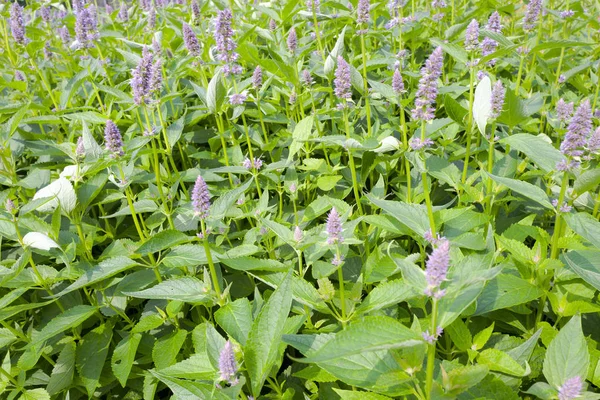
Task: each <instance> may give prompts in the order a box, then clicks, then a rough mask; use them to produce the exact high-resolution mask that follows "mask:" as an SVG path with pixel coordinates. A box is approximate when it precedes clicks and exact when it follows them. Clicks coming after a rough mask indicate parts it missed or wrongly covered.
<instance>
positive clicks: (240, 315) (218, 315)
mask: <svg viewBox="0 0 600 400" xmlns="http://www.w3.org/2000/svg"><path fill="white" fill-rule="evenodd" d="M215 321H216V322H217V324H219V326H220V327H221V328H223V330H224V331H225V332H227V334H228V335H229V336H231V337H232V338H234V339H235V340H236V341H237V342H238V343H240V344H241V345H242V346H245V345H246V340H247V339H248V334H249V333H250V329H251V327H252V306H251V305H250V301H249V300H248V299H246V298H242V299H237V300H235V301H233V302H231V303H227V304H226V305H225V306H224V307H221V308H220V309H218V310H217V312H215Z"/></svg>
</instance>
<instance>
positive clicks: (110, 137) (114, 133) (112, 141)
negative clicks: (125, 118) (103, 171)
mask: <svg viewBox="0 0 600 400" xmlns="http://www.w3.org/2000/svg"><path fill="white" fill-rule="evenodd" d="M104 142H105V146H106V149H107V150H108V151H110V152H111V153H112V156H113V157H120V156H123V155H124V154H125V153H124V152H123V138H122V137H121V132H120V131H119V128H117V125H115V123H114V122H113V121H111V120H110V119H109V120H108V121H106V127H105V128H104Z"/></svg>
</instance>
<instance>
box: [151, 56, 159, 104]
mask: <svg viewBox="0 0 600 400" xmlns="http://www.w3.org/2000/svg"><path fill="white" fill-rule="evenodd" d="M161 89H162V62H161V61H160V59H158V60H156V61H154V64H152V68H150V95H152V94H160V91H161Z"/></svg>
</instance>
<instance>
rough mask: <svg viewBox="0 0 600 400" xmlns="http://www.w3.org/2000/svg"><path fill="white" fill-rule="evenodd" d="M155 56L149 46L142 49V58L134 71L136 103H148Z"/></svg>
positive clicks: (133, 81) (132, 88) (132, 79)
mask: <svg viewBox="0 0 600 400" xmlns="http://www.w3.org/2000/svg"><path fill="white" fill-rule="evenodd" d="M153 61H154V56H153V54H152V53H151V52H150V49H148V47H147V46H144V48H143V50H142V58H141V59H140V62H139V63H138V65H137V67H135V69H134V70H133V71H132V78H131V91H132V93H133V101H134V102H135V104H137V105H138V106H139V105H142V104H146V103H147V96H148V94H149V93H150V77H151V74H152V72H151V69H152V62H153Z"/></svg>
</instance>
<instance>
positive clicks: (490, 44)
mask: <svg viewBox="0 0 600 400" xmlns="http://www.w3.org/2000/svg"><path fill="white" fill-rule="evenodd" d="M479 47H480V48H481V55H482V56H484V57H485V56H489V55H490V54H492V53H494V52H495V51H496V49H497V48H498V42H496V41H495V40H494V39H490V38H489V37H485V38H483V40H482V41H481V44H480V45H479ZM495 64H496V59H492V60H490V61H488V65H490V66H492V67H493V66H494V65H495Z"/></svg>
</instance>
